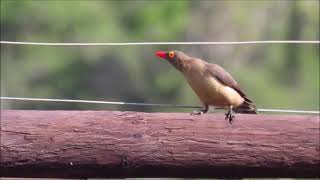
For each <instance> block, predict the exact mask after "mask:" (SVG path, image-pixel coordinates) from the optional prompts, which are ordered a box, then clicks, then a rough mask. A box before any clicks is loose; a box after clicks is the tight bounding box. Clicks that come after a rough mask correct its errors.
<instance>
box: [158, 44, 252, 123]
mask: <svg viewBox="0 0 320 180" xmlns="http://www.w3.org/2000/svg"><path fill="white" fill-rule="evenodd" d="M156 56H158V57H160V58H163V59H166V60H167V61H169V63H170V64H172V65H173V66H174V67H175V68H176V69H177V70H179V71H180V72H181V73H182V74H183V75H184V77H185V78H186V79H187V81H188V83H189V85H190V86H191V88H192V89H193V90H194V92H195V93H196V94H197V96H198V97H199V99H200V100H201V102H202V103H203V105H204V109H202V110H195V111H193V113H191V114H193V115H201V114H203V113H206V112H208V109H209V106H210V105H212V106H215V107H222V108H228V112H227V113H226V119H228V120H229V123H232V121H233V120H234V115H233V111H234V112H236V113H246V114H257V112H256V106H255V105H254V103H253V102H252V101H251V100H250V99H248V98H247V96H246V95H245V94H244V93H243V91H242V90H241V89H240V86H239V85H238V83H237V82H236V81H235V80H234V79H233V78H232V77H231V76H230V74H229V73H228V72H227V71H226V70H224V69H223V68H222V67H221V66H219V65H217V64H211V63H207V62H205V61H203V60H201V59H198V58H193V57H190V56H188V55H186V54H185V53H183V52H181V51H176V50H173V51H158V52H156Z"/></svg>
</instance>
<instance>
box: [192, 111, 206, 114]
mask: <svg viewBox="0 0 320 180" xmlns="http://www.w3.org/2000/svg"><path fill="white" fill-rule="evenodd" d="M203 113H204V112H203V110H194V111H193V112H192V113H191V115H201V114H203Z"/></svg>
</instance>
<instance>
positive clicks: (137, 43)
mask: <svg viewBox="0 0 320 180" xmlns="http://www.w3.org/2000/svg"><path fill="white" fill-rule="evenodd" d="M0 43H1V44H15V45H38V46H134V45H232V44H320V41H304V40H288V41H287V40H271V41H212V42H123V43H121V42H110V43H47V42H23V41H0Z"/></svg>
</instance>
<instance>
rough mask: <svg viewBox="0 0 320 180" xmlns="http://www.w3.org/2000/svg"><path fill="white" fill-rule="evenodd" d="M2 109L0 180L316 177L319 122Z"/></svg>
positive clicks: (275, 117)
mask: <svg viewBox="0 0 320 180" xmlns="http://www.w3.org/2000/svg"><path fill="white" fill-rule="evenodd" d="M224 117H225V116H224V115H223V114H205V115H200V116H191V115H189V114H187V113H142V112H117V111H30V110H2V111H1V165H0V170H1V176H4V177H50V178H88V177H90V178H102V177H103V178H122V177H186V178H191V177H198V178H200V177H215V178H221V177H223V178H242V177H319V176H320V169H319V168H320V167H319V166H320V157H319V152H320V147H319V116H298V115H290V116H289V115H244V114H236V120H235V123H234V124H232V125H229V124H228V122H227V121H226V120H224Z"/></svg>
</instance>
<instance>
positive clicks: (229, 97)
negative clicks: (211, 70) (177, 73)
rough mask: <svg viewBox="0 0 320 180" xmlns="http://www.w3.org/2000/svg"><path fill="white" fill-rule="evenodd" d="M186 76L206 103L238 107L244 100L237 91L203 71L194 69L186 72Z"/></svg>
mask: <svg viewBox="0 0 320 180" xmlns="http://www.w3.org/2000/svg"><path fill="white" fill-rule="evenodd" d="M184 76H185V78H186V79H187V81H188V83H189V84H190V86H191V88H192V89H193V90H194V92H195V93H196V94H197V96H198V97H199V98H200V100H201V101H202V102H203V103H204V104H208V105H213V106H229V105H233V106H234V107H237V106H239V105H240V104H242V102H243V98H242V97H241V96H240V94H239V93H238V92H237V91H235V90H234V89H233V88H231V87H228V86H226V85H224V84H222V83H221V82H220V81H218V80H217V79H216V78H215V77H213V76H208V75H206V74H205V73H203V72H202V71H196V70H193V71H190V72H189V73H188V72H187V73H184Z"/></svg>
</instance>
